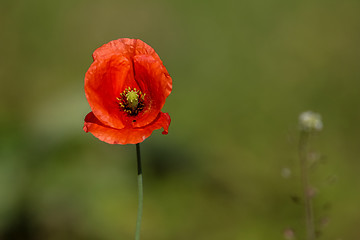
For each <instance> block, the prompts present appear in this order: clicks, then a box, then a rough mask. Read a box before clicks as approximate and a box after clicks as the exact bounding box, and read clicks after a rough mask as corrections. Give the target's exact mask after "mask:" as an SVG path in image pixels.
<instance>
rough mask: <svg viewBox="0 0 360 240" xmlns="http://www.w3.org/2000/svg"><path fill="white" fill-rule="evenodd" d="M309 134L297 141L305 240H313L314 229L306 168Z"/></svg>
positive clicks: (302, 135)
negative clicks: (303, 203) (303, 205)
mask: <svg viewBox="0 0 360 240" xmlns="http://www.w3.org/2000/svg"><path fill="white" fill-rule="evenodd" d="M309 135H310V134H309V133H307V132H301V136H300V141H299V157H300V165H301V183H302V187H303V196H304V202H305V212H306V239H307V240H314V239H315V228H314V214H313V207H312V201H311V198H312V196H310V194H309V192H310V191H309V190H310V184H309V173H308V170H309V166H308V140H309V137H310V136H309Z"/></svg>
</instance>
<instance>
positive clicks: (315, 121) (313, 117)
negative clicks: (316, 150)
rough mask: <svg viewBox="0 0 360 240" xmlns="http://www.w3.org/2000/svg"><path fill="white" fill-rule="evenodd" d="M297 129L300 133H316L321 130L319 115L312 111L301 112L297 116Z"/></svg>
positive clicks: (321, 124)
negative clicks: (298, 128)
mask: <svg viewBox="0 0 360 240" xmlns="http://www.w3.org/2000/svg"><path fill="white" fill-rule="evenodd" d="M299 127H300V130H301V131H305V132H318V131H321V130H322V128H323V123H322V121H321V115H320V114H319V113H314V112H312V111H307V112H303V113H301V114H300V116H299Z"/></svg>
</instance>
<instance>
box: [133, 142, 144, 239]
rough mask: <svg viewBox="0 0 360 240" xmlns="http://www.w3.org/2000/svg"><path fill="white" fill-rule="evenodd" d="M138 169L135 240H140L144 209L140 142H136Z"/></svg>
mask: <svg viewBox="0 0 360 240" xmlns="http://www.w3.org/2000/svg"><path fill="white" fill-rule="evenodd" d="M136 156H137V169H138V177H137V178H138V213H137V220H136V231H135V240H140V229H141V217H142V211H143V198H144V196H143V178H142V168H141V156H140V143H137V144H136Z"/></svg>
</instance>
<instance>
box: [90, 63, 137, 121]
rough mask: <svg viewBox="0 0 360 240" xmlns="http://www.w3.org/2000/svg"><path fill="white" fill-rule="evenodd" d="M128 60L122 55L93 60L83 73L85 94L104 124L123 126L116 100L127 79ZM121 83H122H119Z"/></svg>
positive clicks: (92, 108)
mask: <svg viewBox="0 0 360 240" xmlns="http://www.w3.org/2000/svg"><path fill="white" fill-rule="evenodd" d="M130 69H131V66H130V63H129V60H128V59H127V58H125V57H122V56H117V57H112V58H110V59H108V60H107V61H95V62H93V64H91V66H90V68H89V70H88V71H87V72H86V74H85V95H86V98H87V100H88V102H89V105H90V107H91V110H92V111H93V112H94V114H95V116H96V117H97V118H98V119H99V120H100V121H101V122H102V123H104V124H105V125H108V126H111V127H114V128H123V127H124V126H125V125H124V123H123V122H122V120H121V115H120V111H119V104H118V102H117V100H116V97H118V96H119V95H118V94H119V92H120V90H119V89H120V88H121V87H122V84H124V83H125V82H127V81H129V80H128V79H129V76H130V77H131V76H132V74H129V72H130ZM121 83H122V84H121Z"/></svg>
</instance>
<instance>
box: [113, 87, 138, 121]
mask: <svg viewBox="0 0 360 240" xmlns="http://www.w3.org/2000/svg"><path fill="white" fill-rule="evenodd" d="M116 99H117V100H118V101H119V105H120V108H121V109H122V110H123V111H124V112H126V113H127V114H129V115H130V116H136V115H138V113H139V112H141V111H142V110H143V109H144V106H145V104H144V99H145V93H142V92H141V91H140V90H137V89H136V88H134V89H131V88H130V87H128V88H126V89H125V90H124V91H123V92H122V93H120V97H119V98H116Z"/></svg>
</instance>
